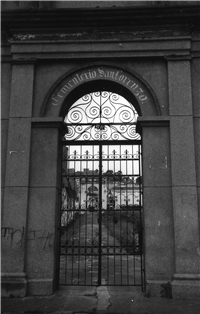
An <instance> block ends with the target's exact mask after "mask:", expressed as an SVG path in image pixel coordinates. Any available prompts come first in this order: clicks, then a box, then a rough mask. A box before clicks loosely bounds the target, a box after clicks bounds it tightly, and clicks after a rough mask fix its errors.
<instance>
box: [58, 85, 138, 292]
mask: <svg viewBox="0 0 200 314" xmlns="http://www.w3.org/2000/svg"><path fill="white" fill-rule="evenodd" d="M137 116H138V114H137V112H136V110H135V108H134V107H133V106H132V104H130V103H129V102H128V101H127V100H126V99H125V98H124V97H122V96H120V95H118V94H116V93H111V92H107V91H105V90H104V91H100V92H93V93H90V94H88V95H84V96H83V97H82V98H80V99H79V100H78V101H76V102H75V104H74V105H72V106H71V107H70V108H69V110H68V112H67V115H66V117H65V122H66V126H67V133H66V134H65V136H64V141H63V161H62V203H61V229H60V233H61V234H60V269H59V273H60V275H59V279H60V284H64V285H67V284H68V285H73V284H75V285H103V284H104V285H139V286H141V287H142V288H143V275H144V274H143V271H144V263H143V254H144V252H143V249H142V186H141V176H142V173H141V147H140V146H141V145H140V142H141V140H140V135H139V134H137V133H136V125H135V123H136V120H137ZM77 122H78V123H77ZM84 141H85V142H87V144H85V143H84ZM80 142H81V145H78V144H79V143H80ZM98 143H99V144H98ZM69 144H70V145H69ZM84 144H85V145H84ZM92 144H93V145H92Z"/></svg>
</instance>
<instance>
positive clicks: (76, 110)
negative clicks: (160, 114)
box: [65, 91, 140, 141]
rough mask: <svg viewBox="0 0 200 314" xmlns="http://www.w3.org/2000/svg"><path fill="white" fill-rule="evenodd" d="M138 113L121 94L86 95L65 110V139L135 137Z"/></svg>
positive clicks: (122, 138)
mask: <svg viewBox="0 0 200 314" xmlns="http://www.w3.org/2000/svg"><path fill="white" fill-rule="evenodd" d="M137 117H138V113H137V111H136V110H135V108H134V107H133V105H132V104H131V103H129V102H128V101H127V100H126V99H125V98H124V97H122V96H120V95H118V94H116V93H111V92H108V91H101V92H94V93H90V94H87V95H85V96H83V97H82V98H80V99H79V100H78V101H76V102H75V103H74V104H73V105H72V106H71V108H70V109H69V111H68V113H67V115H66V117H65V123H66V125H67V130H68V132H67V133H66V134H65V139H66V140H85V141H88V140H96V141H99V140H101V141H104V140H130V139H132V140H139V139H140V135H139V134H138V133H136V121H137Z"/></svg>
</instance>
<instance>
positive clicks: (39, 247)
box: [2, 58, 200, 298]
mask: <svg viewBox="0 0 200 314" xmlns="http://www.w3.org/2000/svg"><path fill="white" fill-rule="evenodd" d="M167 62H168V80H169V106H170V116H169V117H167V116H161V110H160V106H159V103H158V100H157V98H156V96H155V94H154V92H153V90H152V89H151V87H150V86H149V85H148V83H147V82H145V81H144V80H143V79H142V78H141V77H140V76H139V75H137V74H136V73H133V72H130V71H129V70H127V69H120V68H119V67H118V66H116V65H113V66H110V65H108V64H95V65H94V64H93V65H88V66H86V67H84V68H82V69H78V70H75V71H73V72H70V73H68V74H66V75H64V77H62V78H60V79H59V80H58V81H57V82H55V84H54V85H53V86H52V88H51V89H50V91H49V93H48V94H47V96H46V98H45V100H44V103H43V106H42V108H41V113H40V118H32V117H31V113H32V107H31V106H32V97H33V73H34V65H32V64H24V65H23V66H21V67H20V72H19V65H20V63H19V64H16V65H13V72H12V73H13V74H12V79H15V77H16V76H18V78H19V76H20V78H21V79H22V80H23V81H24V82H27V86H26V87H27V91H26V93H25V94H23V93H20V87H19V86H18V85H17V84H16V85H15V84H13V85H12V90H11V105H10V117H11V118H10V122H9V130H8V147H7V151H8V153H9V155H8V156H9V158H7V164H6V184H5V195H4V207H5V208H6V211H7V212H6V211H5V214H4V219H3V221H4V226H2V227H3V232H4V233H5V239H4V238H3V244H2V251H3V250H4V256H5V258H6V260H5V265H6V263H7V267H5V268H4V269H5V270H6V271H7V272H5V273H3V274H2V295H6V294H7V295H8V294H9V293H10V291H12V294H13V295H15V296H25V295H26V294H27V293H28V294H29V295H48V294H51V293H53V291H54V290H55V288H56V284H57V282H58V280H57V263H56V258H57V241H58V237H57V232H58V230H57V228H58V225H59V193H60V182H61V180H60V171H61V169H60V166H59V165H60V137H61V133H60V132H61V129H62V127H63V116H64V114H65V112H66V111H67V109H68V108H69V107H68V106H70V105H71V104H72V103H73V101H74V100H75V98H76V99H77V98H78V96H79V95H81V94H82V93H84V94H85V93H86V92H87V91H88V92H89V91H92V90H93V89H96V86H99V85H100V86H102V87H104V86H109V88H112V91H117V92H118V93H119V91H120V92H121V93H124V92H125V98H127V99H128V100H130V101H131V102H133V105H134V106H135V107H136V110H137V111H138V113H139V114H140V117H139V119H138V130H139V129H140V132H142V140H143V142H142V149H143V189H144V222H145V224H144V225H145V252H146V255H145V265H146V281H147V292H148V291H149V293H150V294H151V295H158V296H160V292H161V290H163V286H162V285H163V284H165V285H166V284H168V283H169V286H171V285H172V295H173V297H175V298H176V297H177V298H198V297H199V296H200V290H199V279H200V277H199V251H198V245H199V233H198V207H197V191H196V172H195V150H194V132H193V119H192V97H191V77H190V64H189V60H186V59H181V60H179V59H177V58H174V59H172V58H171V59H170V58H169V59H168V60H167ZM27 73H28V75H29V77H30V80H27V79H26V80H25V79H24V77H26V76H27ZM19 81H20V80H18V82H19ZM30 81H31V82H32V83H31V85H30ZM25 85H26V83H25ZM83 87H84V90H83V89H82V88H83ZM91 88H92V90H91ZM24 90H25V86H23V91H24ZM183 91H184V92H183ZM21 95H23V101H22V98H21V97H22V96H21ZM17 101H18V103H19V104H20V112H19V110H18V108H16V102H17ZM19 114H20V117H19ZM31 125H32V128H31ZM19 137H21V141H19V140H18V138H19ZM183 146H184V149H183ZM13 147H14V148H13ZM14 151H15V152H18V154H17V155H16V154H14V153H11V152H14ZM16 156H17V159H16ZM14 160H15V162H14ZM180 160H182V163H180ZM185 169H187V172H186V171H185ZM13 173H15V174H16V176H15V177H16V180H17V181H16V182H14V184H15V187H13ZM16 206H17V209H18V215H19V216H18V217H19V218H18V219H16V221H13V220H12V219H11V218H12V217H14V215H15V208H16ZM8 229H9V232H11V233H12V234H11V233H9V235H10V234H11V235H12V237H10V238H9V239H10V240H9V245H8V242H7V241H8V237H7V233H6V232H8ZM4 233H3V235H4ZM4 240H5V243H4ZM3 263H4V262H3Z"/></svg>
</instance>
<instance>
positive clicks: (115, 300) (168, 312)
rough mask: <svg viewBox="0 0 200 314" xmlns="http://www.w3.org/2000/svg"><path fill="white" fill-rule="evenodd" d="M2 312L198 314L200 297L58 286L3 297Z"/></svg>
mask: <svg viewBox="0 0 200 314" xmlns="http://www.w3.org/2000/svg"><path fill="white" fill-rule="evenodd" d="M1 301H2V302H1V313H4V314H14V313H17V314H22V313H23V314H29V313H30V314H31V313H38V314H43V313H49V314H50V313H52V314H83V313H85V314H91V313H93V314H114V313H115V314H200V300H174V299H167V298H161V297H160V298H157V297H146V296H144V294H143V293H142V292H141V288H140V287H130V286H129V287H119V286H118V287H117V286H115V287H111V286H99V287H94V286H93V287H92V286H88V287H80V286H79V287H75V286H73V287H72V286H61V287H60V289H59V290H58V291H56V292H55V293H54V294H53V295H51V296H34V297H25V298H2V300H1Z"/></svg>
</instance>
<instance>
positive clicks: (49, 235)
mask: <svg viewBox="0 0 200 314" xmlns="http://www.w3.org/2000/svg"><path fill="white" fill-rule="evenodd" d="M1 239H2V242H3V241H6V242H7V244H8V245H18V246H19V247H20V248H24V246H25V241H27V242H28V241H36V240H37V241H39V244H40V245H41V246H42V248H43V249H46V248H47V247H51V246H52V245H53V239H54V232H49V231H47V230H32V229H29V230H28V231H27V235H26V228H25V227H22V228H18V229H15V228H12V227H3V228H1Z"/></svg>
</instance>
